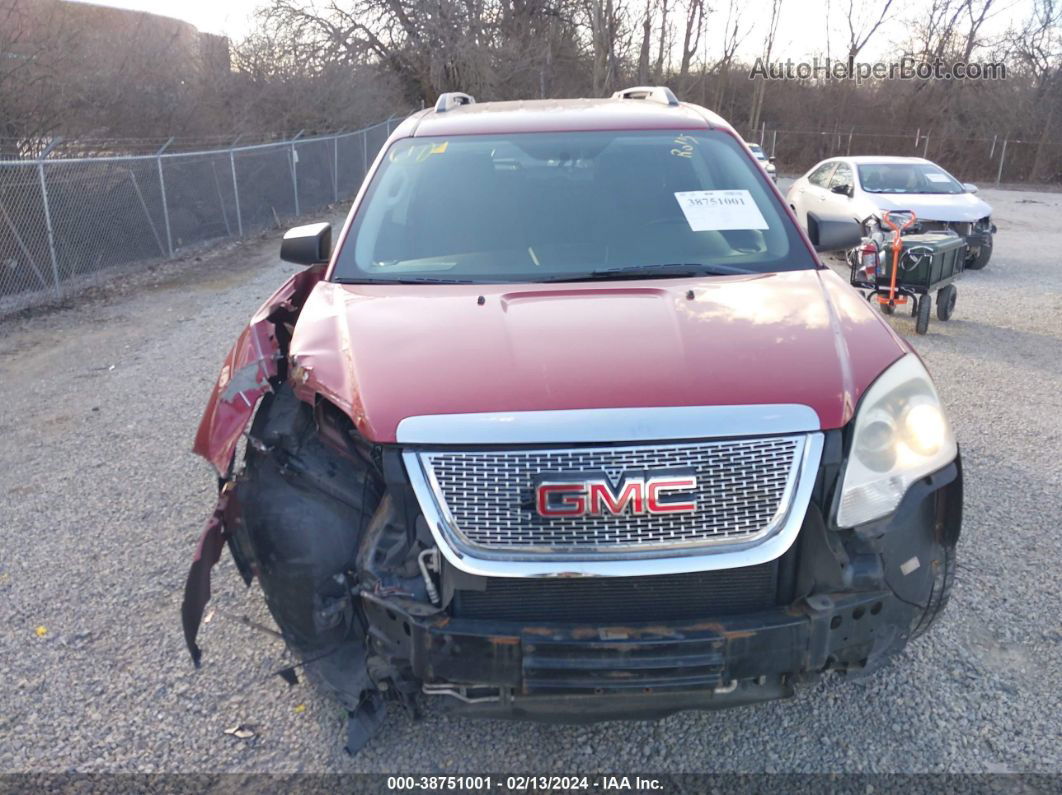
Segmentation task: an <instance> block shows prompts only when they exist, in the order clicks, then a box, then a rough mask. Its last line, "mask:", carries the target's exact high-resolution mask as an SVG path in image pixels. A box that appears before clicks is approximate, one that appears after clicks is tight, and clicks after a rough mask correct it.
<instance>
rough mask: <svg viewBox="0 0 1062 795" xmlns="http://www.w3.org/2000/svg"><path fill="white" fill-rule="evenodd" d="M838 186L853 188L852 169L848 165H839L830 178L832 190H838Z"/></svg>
mask: <svg viewBox="0 0 1062 795" xmlns="http://www.w3.org/2000/svg"><path fill="white" fill-rule="evenodd" d="M838 185H847V186H848V187H852V167H851V166H849V165H848V164H847V163H838V164H837V168H836V169H834V172H833V175H832V176H831V177H830V188H831V189H832V188H836V187H837V186H838Z"/></svg>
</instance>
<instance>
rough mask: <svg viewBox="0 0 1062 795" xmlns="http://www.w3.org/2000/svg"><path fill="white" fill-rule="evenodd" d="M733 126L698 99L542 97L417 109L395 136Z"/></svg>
mask: <svg viewBox="0 0 1062 795" xmlns="http://www.w3.org/2000/svg"><path fill="white" fill-rule="evenodd" d="M711 128H719V129H726V130H730V131H732V129H733V128H731V127H730V125H729V124H727V123H726V122H725V121H723V119H721V118H720V117H719V116H717V115H716V114H714V113H712V112H711V111H709V110H706V109H704V108H701V107H699V106H697V105H691V104H688V103H684V102H683V103H679V104H678V105H666V104H664V103H661V102H654V101H651V100H645V99H545V100H518V101H513V102H476V103H473V104H469V105H460V106H458V107H454V108H450V109H448V110H445V111H442V112H439V111H436V110H434V109H433V108H429V109H427V110H423V111H419V112H418V113H415V114H413V116H411V117H410V118H409V119H407V120H406V121H405V122H404V123H403V124H402V125H401V126H400V127H399V128H398V129H397V130H396V131H395V133H396V136H414V137H422V136H434V135H476V134H490V133H520V132H568V131H571V132H581V131H590V130H705V129H711Z"/></svg>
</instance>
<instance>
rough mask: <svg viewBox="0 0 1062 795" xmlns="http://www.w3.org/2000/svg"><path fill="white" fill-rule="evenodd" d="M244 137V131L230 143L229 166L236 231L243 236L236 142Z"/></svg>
mask: <svg viewBox="0 0 1062 795" xmlns="http://www.w3.org/2000/svg"><path fill="white" fill-rule="evenodd" d="M241 138H243V133H240V134H239V135H237V136H236V140H235V141H233V142H232V143H231V144H229V168H231V169H232V197H233V199H235V201H236V231H237V232H239V234H240V237H243V215H242V214H241V213H240V185H239V183H238V182H237V181H236V151H235V148H236V144H237V143H238V142H239V140H240V139H241Z"/></svg>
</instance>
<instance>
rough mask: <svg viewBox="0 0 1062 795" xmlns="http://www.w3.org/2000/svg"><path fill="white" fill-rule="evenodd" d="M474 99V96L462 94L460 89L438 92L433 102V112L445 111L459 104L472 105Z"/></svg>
mask: <svg viewBox="0 0 1062 795" xmlns="http://www.w3.org/2000/svg"><path fill="white" fill-rule="evenodd" d="M475 101H476V98H475V97H473V96H471V95H469V94H464V93H462V92H460V91H450V92H448V93H446V94H439V99H438V100H436V102H435V112H436V113H445V112H446V111H448V110H453V109H454V108H458V107H460V106H461V105H472V104H474V103H475Z"/></svg>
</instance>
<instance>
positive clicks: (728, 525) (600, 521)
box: [419, 436, 806, 553]
mask: <svg viewBox="0 0 1062 795" xmlns="http://www.w3.org/2000/svg"><path fill="white" fill-rule="evenodd" d="M805 441H806V437H804V436H780V437H771V438H754V439H738V440H727V441H710V442H709V441H706V442H697V443H684V444H659V445H638V446H631V447H594V448H578V447H576V448H566V449H553V450H533V449H528V450H490V451H482V450H477V451H445V452H422V453H420V454H419V458H420V462H421V466H422V467H423V468H424V471H425V474H426V475H427V479H428V482H429V483H430V484H431V488H432V491H433V493H434V494H433V496H434V498H435V500H436V502H437V503H438V505H439V508H440V509H441V513H442V514H443V516H444V517H445V518H446V521H445V524H446V525H447V526H448V527H447V529H448V531H449V533H450V535H451V536H452V540H453V541H454V542H455V543H456V545H457V546H458V547H465V548H466V549H473V550H474V549H480V550H494V551H496V552H505V551H510V552H528V553H538V552H541V553H546V552H549V553H558V552H559V553H586V552H600V553H609V552H617V553H618V552H630V551H642V550H645V551H649V550H652V549H654V548H656V549H667V548H673V547H698V546H705V545H709V544H725V543H743V542H748V541H753V540H757V539H759V538H762V537H764V536H766V535H768V534H770V533H771V532H772V531H773V530H774V529H775V528H776V527H777V526H778V525H779V524H780V522H781V521H782V520H783V519H784V518H785V514H786V511H787V510H788V507H789V503H790V501H791V499H792V494H793V490H794V486H795V482H796V476H797V473H798V471H799V468H800V459H801V454H802V452H803V449H804V445H805ZM668 469H693V470H694V471H695V472H696V474H697V483H698V488H697V491H696V501H697V510H696V512H695V513H692V514H671V515H667V514H637V515H636V514H621V515H619V516H583V517H577V518H564V519H556V518H544V517H541V516H539V515H538V514H537V513H536V512H535V510H534V507H533V499H532V490H533V481H534V478H535V477H536V475H539V474H540V473H556V472H573V473H576V472H595V471H596V472H602V471H603V472H605V473H606V474H607V475H608V477H609V478H610V479H612V480H613V482H616V481H618V479H619V478H620V476H621V474H622V473H623V472H625V471H628V470H634V471H638V470H668Z"/></svg>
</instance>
